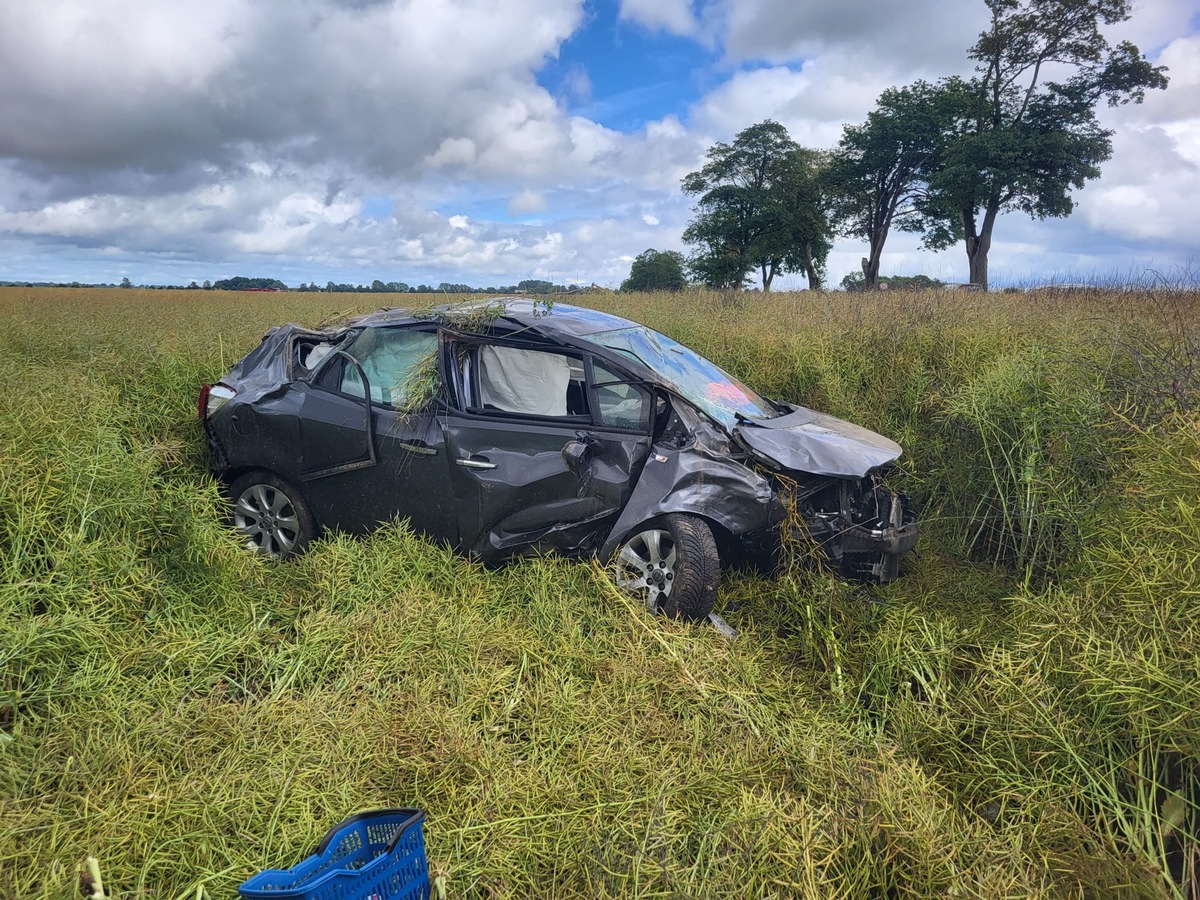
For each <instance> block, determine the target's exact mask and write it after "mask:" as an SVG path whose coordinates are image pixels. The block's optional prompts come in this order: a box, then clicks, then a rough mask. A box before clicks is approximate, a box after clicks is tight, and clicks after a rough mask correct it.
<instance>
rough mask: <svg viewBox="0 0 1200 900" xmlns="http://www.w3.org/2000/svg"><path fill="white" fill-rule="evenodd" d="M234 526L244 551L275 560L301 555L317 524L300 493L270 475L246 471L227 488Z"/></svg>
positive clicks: (312, 536)
mask: <svg viewBox="0 0 1200 900" xmlns="http://www.w3.org/2000/svg"><path fill="white" fill-rule="evenodd" d="M229 494H230V497H231V498H232V500H233V527H234V528H235V529H236V530H237V532H238V534H240V535H241V536H242V537H244V538H245V539H246V548H247V549H249V550H254V551H256V552H258V553H261V554H263V555H264V556H270V557H272V558H274V559H287V558H288V557H290V556H295V555H296V554H298V553H302V552H304V548H305V547H307V546H308V543H309V541H311V540H312V539H313V538H314V537H316V530H317V529H316V523H315V522H314V520H313V516H312V512H311V511H310V510H309V508H308V504H307V503H306V502H305V501H304V497H303V496H301V494H300V492H299V491H298V490H296V489H295V488H294V487H292V486H291V485H290V484H288V483H287V482H286V481H284V480H283V479H282V478H279V477H277V476H275V475H272V474H271V473H270V472H248V473H246V474H245V475H243V476H241V477H240V478H238V479H237V480H235V481H234V482H233V484H232V485H231V486H230V489H229Z"/></svg>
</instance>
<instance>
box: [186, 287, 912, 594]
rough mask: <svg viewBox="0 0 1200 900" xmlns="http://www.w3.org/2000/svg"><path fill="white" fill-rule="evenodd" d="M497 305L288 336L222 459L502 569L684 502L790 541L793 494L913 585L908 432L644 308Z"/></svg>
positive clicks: (217, 440)
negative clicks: (899, 438) (889, 485)
mask: <svg viewBox="0 0 1200 900" xmlns="http://www.w3.org/2000/svg"><path fill="white" fill-rule="evenodd" d="M489 304H490V306H489V308H490V309H492V310H494V314H492V315H490V316H488V317H486V319H485V320H484V321H483V322H480V321H478V320H472V319H471V317H470V316H469V315H468V316H464V315H463V314H462V311H463V310H464V309H466V310H467V311H468V312H469V311H470V310H471V309H473V307H461V306H460V307H448V308H442V309H435V310H433V311H430V312H417V313H414V312H410V311H407V310H380V311H378V312H375V313H371V314H368V315H366V316H362V317H360V318H357V319H354V320H351V321H349V322H347V323H346V324H344V325H342V326H339V327H336V328H330V329H328V330H311V329H305V328H301V327H300V326H297V325H282V326H279V327H277V328H274V329H272V330H271V331H269V332H268V333H267V335H266V336H265V337H264V339H263V342H262V343H261V344H260V345H259V347H257V348H256V349H255V350H254V351H253V352H251V353H250V354H248V355H247V356H246V357H245V358H244V359H243V360H242V361H241V362H239V363H238V364H236V365H235V366H234V367H233V368H232V369H231V370H230V371H229V373H228V374H227V375H226V376H225V377H224V378H223V379H222V381H221V382H220V387H221V389H222V391H223V392H224V393H223V394H222V396H223V397H225V396H227V397H228V399H224V400H223V401H222V403H221V404H218V405H216V406H215V407H210V409H209V411H208V413H207V414H203V415H202V418H203V421H204V426H205V429H206V432H207V434H208V436H209V442H210V444H211V446H212V449H213V468H214V470H215V472H216V473H217V474H218V475H219V476H220V477H222V478H224V479H225V480H227V481H232V480H233V479H234V478H236V477H237V476H238V475H240V474H242V473H245V472H247V471H257V470H263V471H266V472H270V473H273V474H274V475H276V476H278V477H279V478H281V479H283V480H284V481H285V482H287V483H288V484H291V485H294V486H295V487H296V488H297V489H298V490H299V492H301V494H302V495H303V497H304V499H305V500H306V501H307V504H308V505H309V506H310V507H311V510H312V513H313V515H314V517H315V519H316V521H317V522H318V523H319V525H320V526H322V527H324V528H329V529H337V530H343V531H349V532H364V531H368V530H370V529H372V528H373V527H375V526H377V525H378V524H379V523H381V522H385V521H388V520H391V519H395V518H408V519H410V520H411V522H412V524H413V526H414V527H415V528H417V529H418V530H420V531H422V532H424V533H426V534H428V535H430V536H432V537H434V538H436V539H439V540H442V541H445V542H447V543H449V544H451V545H453V546H455V547H457V548H459V549H461V550H463V551H465V552H468V553H470V554H472V555H473V556H475V557H477V558H479V559H481V560H484V561H486V562H489V563H490V562H499V561H501V560H503V559H504V558H506V557H508V556H512V555H516V554H523V553H528V552H535V551H540V550H554V551H557V552H560V553H565V554H568V555H578V554H584V553H599V554H600V555H601V556H603V557H609V556H611V555H612V554H613V553H614V551H615V550H616V549H617V548H618V547H619V546H620V544H621V542H622V541H623V540H625V539H626V538H627V536H628V535H630V534H632V533H633V532H634V531H635V530H636V529H638V528H640V527H645V525H646V523H648V522H654V521H657V520H661V519H662V518H663V517H668V516H670V515H672V514H681V513H682V514H687V515H691V516H698V517H701V518H703V519H704V520H705V521H707V522H709V523H711V525H712V527H713V530H714V533H716V534H717V535H719V536H722V537H723V538H725V539H728V541H727V544H731V545H735V546H736V545H738V544H739V542H740V543H742V544H745V545H747V546H748V545H750V544H753V543H758V544H764V543H766V544H772V543H774V544H776V545H777V540H775V538H777V533H778V530H779V529H780V528H782V527H794V526H795V524H796V521H797V517H795V516H789V515H788V508H789V507H792V508H794V509H795V510H796V511H797V512H798V513H799V521H802V522H803V523H804V527H805V528H807V530H808V532H809V533H810V535H811V536H812V537H814V538H815V539H816V540H817V541H818V542H819V543H820V544H821V546H822V547H823V548H824V550H825V553H826V555H827V556H828V557H829V558H830V559H831V560H832V561H833V563H834V564H835V565H836V566H837V567H839V568H840V569H841V570H842V571H843V572H844V573H845V574H847V575H852V576H857V577H863V578H870V579H874V580H883V581H886V580H889V579H890V578H892V577H895V575H896V574H897V572H898V559H899V557H900V555H901V554H903V553H904V552H907V550H909V549H911V547H912V545H913V544H914V543H915V540H916V532H917V525H916V522H915V519H914V517H913V515H912V513H911V511H910V510H909V509H907V505H906V504H905V502H904V499H903V498H902V497H901V496H900V495H898V494H895V493H893V492H891V491H888V490H887V489H886V488H885V487H884V486H883V484H882V482H881V480H880V479H879V474H880V473H881V472H882V471H883V470H885V469H886V468H887V467H889V466H891V465H892V464H893V463H894V462H895V460H896V459H897V458H898V457H899V456H900V453H901V449H900V447H899V445H897V444H895V443H894V442H892V441H890V440H888V439H887V438H884V437H882V436H880V435H878V434H875V433H874V432H871V431H868V430H867V429H864V428H860V427H859V426H856V425H852V424H850V423H848V422H844V421H842V420H839V419H835V418H833V417H831V416H826V415H824V414H822V413H818V412H816V411H813V410H809V409H804V408H802V407H797V406H790V405H783V404H776V403H772V402H771V401H766V400H763V399H762V398H760V397H758V396H757V395H755V394H753V392H752V391H750V390H749V389H748V388H745V386H744V385H741V383H740V382H737V381H736V380H735V379H732V378H731V377H730V376H728V375H727V374H726V373H724V372H721V370H719V369H717V368H716V367H715V366H713V364H712V363H710V362H708V361H707V360H704V359H703V357H699V356H698V355H696V354H694V353H693V352H692V351H690V350H687V349H686V348H683V347H682V345H678V344H676V343H675V342H673V341H671V340H670V339H669V338H666V337H664V336H662V335H658V334H657V333H654V332H650V331H649V330H648V329H645V328H644V326H640V325H637V324H636V323H633V322H630V321H628V320H626V319H622V318H620V317H617V316H613V315H610V314H608V313H602V312H598V311H595V310H590V309H584V308H581V307H574V306H567V305H563V304H557V303H555V304H553V305H552V306H550V305H548V304H541V303H537V302H531V301H528V300H524V299H508V300H504V301H501V304H502V305H496V304H497V301H489ZM474 308H476V309H477V308H479V307H474ZM435 357H436V358H435ZM426 358H427V359H429V360H431V361H434V362H436V375H437V381H438V383H439V388H438V390H437V391H436V392H435V393H433V394H431V396H430V397H429V399H428V402H427V403H424V404H423V405H421V407H420V408H419V409H413V410H409V409H406V408H405V405H404V403H402V402H401V401H400V400H399V399H398V398H401V397H404V396H407V394H406V391H407V390H408V389H407V388H406V387H405V385H404V384H401V383H399V382H400V381H402V380H403V378H407V377H409V376H410V375H411V374H412V373H413V372H414V371H417V369H418V368H419V365H418V362H417V360H419V359H426ZM401 376H403V378H401ZM710 378H711V379H712V381H711V383H709V384H707V386H706V383H705V379H710ZM689 379H690V381H689ZM697 385H699V387H697ZM709 388H711V390H708V389H709ZM747 410H750V411H751V412H752V413H753V412H757V413H758V414H757V415H747V412H746V411H747ZM785 520H786V522H789V523H790V524H785ZM772 536H775V538H773V537H772Z"/></svg>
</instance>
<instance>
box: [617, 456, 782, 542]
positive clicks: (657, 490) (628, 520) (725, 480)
mask: <svg viewBox="0 0 1200 900" xmlns="http://www.w3.org/2000/svg"><path fill="white" fill-rule="evenodd" d="M779 511H780V507H779V504H778V502H777V495H776V491H775V488H774V486H773V485H772V483H771V481H770V480H769V479H767V478H766V477H764V476H763V475H761V474H759V473H758V472H756V471H754V470H753V469H751V468H749V467H748V466H745V465H743V464H742V463H740V462H738V461H737V460H735V459H731V458H729V457H727V456H722V455H719V454H718V453H716V452H714V451H713V450H711V449H709V448H708V447H705V446H703V445H702V444H700V443H698V442H696V441H695V440H692V441H689V442H688V443H687V444H685V445H684V446H682V447H671V446H667V445H664V444H656V445H655V446H654V447H652V448H651V453H650V458H649V459H648V460H647V461H646V464H645V466H644V467H643V469H642V473H641V476H640V477H639V478H638V482H637V484H636V485H635V486H634V489H633V493H632V494H631V495H630V497H629V502H628V503H626V504H625V508H624V509H623V510H622V511H621V515H620V516H619V517H618V518H617V521H616V523H615V524H614V525H613V527H612V530H611V531H610V532H609V534H608V537H607V538H606V539H605V541H604V544H603V545H602V546H601V548H600V555H601V557H602V558H603V559H608V558H609V557H611V556H612V554H613V553H614V552H615V550H616V548H617V547H618V546H619V545H620V544H621V542H622V541H623V540H624V539H625V538H626V537H628V536H629V535H630V534H632V533H633V532H634V530H635V529H636V528H637V527H638V526H639V525H641V524H643V523H644V522H648V521H650V520H652V519H656V518H658V517H659V516H663V515H666V514H668V513H686V514H688V515H694V516H700V517H702V518H705V519H708V520H710V521H712V522H715V523H716V524H717V525H720V526H721V527H722V528H724V529H725V530H726V531H728V532H729V533H730V534H734V535H741V534H746V533H748V532H751V531H755V530H757V529H760V528H765V527H767V526H769V525H771V524H773V523H774V522H775V521H776V520H777V518H778V516H779V515H780V512H779Z"/></svg>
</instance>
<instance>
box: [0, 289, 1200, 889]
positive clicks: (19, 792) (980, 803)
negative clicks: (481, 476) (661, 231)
mask: <svg viewBox="0 0 1200 900" xmlns="http://www.w3.org/2000/svg"><path fill="white" fill-rule="evenodd" d="M411 299H412V298H407V297H404V298H388V297H378V296H371V295H295V294H275V295H271V294H249V295H231V294H215V293H209V292H160V291H155V292H141V291H121V290H105V291H89V290H82V289H77V290H52V289H22V288H10V289H3V290H0V325H2V327H0V359H3V361H4V365H3V366H2V367H0V453H2V455H3V459H2V465H0V565H2V566H3V577H2V578H0V896H4V897H9V896H11V897H43V896H44V897H69V896H74V895H75V891H76V890H77V875H76V869H77V867H78V865H79V864H80V863H81V862H82V860H83V859H84V858H85V857H86V856H88V855H93V856H96V857H97V858H98V859H99V860H100V864H101V869H102V871H103V874H104V877H105V881H106V884H107V885H108V886H109V888H110V891H111V892H112V894H113V896H118V897H146V898H151V897H153V898H164V897H181V898H182V897H187V898H192V897H196V896H203V893H204V891H207V893H208V895H209V896H211V897H214V898H215V897H221V896H230V895H231V894H232V893H233V891H234V889H235V887H236V885H237V884H238V883H239V882H240V881H241V880H243V879H244V878H246V877H248V876H249V875H250V874H253V873H254V872H256V871H258V870H259V869H261V868H265V867H268V866H286V865H290V864H291V863H293V862H295V861H296V860H297V859H298V858H300V857H301V856H303V855H305V854H307V853H308V852H311V850H312V849H313V847H314V846H315V843H316V841H317V840H318V838H319V837H320V836H321V834H322V833H323V832H324V830H325V829H326V828H327V827H328V826H329V825H330V824H332V823H334V822H336V821H338V820H340V819H341V818H342V817H344V816H345V815H347V814H349V813H350V812H353V811H356V810H360V809H366V808H372V807H378V806H385V805H406V804H411V805H418V806H421V807H423V808H425V809H426V810H427V811H428V813H429V819H428V821H427V823H426V834H427V843H428V847H429V856H430V862H431V865H432V868H433V869H434V871H435V873H436V874H440V875H443V876H445V879H446V880H445V884H446V888H447V891H448V893H449V895H451V896H463V897H493V896H495V897H505V896H512V897H518V896H554V897H570V896H579V897H591V896H618V895H619V896H640V897H679V896H714V897H722V896H724V897H739V898H741V897H787V896H797V895H804V896H814V897H815V896H822V897H825V896H847V897H878V896H896V897H900V896H913V897H923V896H945V895H951V894H953V895H957V896H977V897H999V896H1014V897H1017V896H1019V897H1026V896H1047V897H1059V896H1063V897H1070V896H1082V895H1086V896H1105V897H1107V896H1122V895H1126V896H1174V897H1178V898H1194V897H1196V896H1197V895H1198V893H1200V886H1198V882H1197V877H1198V876H1197V868H1198V866H1200V859H1198V857H1197V854H1198V853H1200V850H1198V845H1197V841H1196V837H1195V835H1196V834H1197V831H1198V830H1200V809H1198V804H1200V784H1198V782H1200V712H1198V710H1200V624H1197V623H1198V622H1200V615H1198V614H1200V431H1198V420H1197V407H1198V405H1200V404H1198V402H1197V401H1198V397H1197V394H1196V389H1197V387H1198V385H1197V382H1196V378H1197V373H1198V372H1200V354H1198V353H1197V346H1198V339H1197V332H1196V328H1197V325H1196V323H1198V322H1200V309H1198V306H1200V303H1198V302H1197V297H1196V295H1195V294H1177V293H1159V294H1154V293H1146V292H1140V293H1139V292H1124V291H1121V292H1117V291H1111V292H1101V291H1097V292H1093V293H1086V294H1080V293H1077V292H1072V293H1061V294H1055V293H1052V292H1051V293H1042V294H1029V295H1025V294H1021V295H1008V294H994V295H988V296H977V295H954V294H945V293H925V294H904V293H896V294H891V295H874V296H847V295H838V294H833V295H826V296H818V297H809V296H808V295H806V294H785V295H775V296H767V297H763V296H757V295H749V296H747V297H745V298H743V299H742V300H741V302H740V303H734V302H729V301H727V300H725V299H724V298H722V297H720V296H717V295H704V294H698V295H687V296H644V295H643V296H638V295H634V296H627V295H598V296H592V297H588V298H585V299H584V301H583V302H584V303H587V304H595V305H600V306H603V307H605V308H608V309H610V310H612V311H615V312H618V313H621V314H625V315H629V316H631V317H633V318H638V319H641V320H643V321H646V322H647V323H648V324H651V325H653V326H655V327H658V328H660V329H661V330H664V331H667V332H669V333H670V334H672V335H673V336H675V337H677V338H679V339H681V340H683V341H684V342H686V343H689V344H691V345H692V346H695V347H696V348H697V349H699V350H701V351H702V352H704V353H705V354H706V355H709V356H710V357H712V358H713V359H715V360H716V361H718V362H719V363H721V364H722V365H724V366H725V367H726V368H728V369H730V370H731V371H733V372H734V373H735V374H737V375H739V376H740V377H743V378H745V379H746V380H747V381H749V382H750V383H751V384H753V385H755V386H756V387H759V388H760V389H762V390H764V391H766V392H769V393H773V394H776V395H782V396H784V397H786V398H787V399H791V400H795V401H799V402H805V403H808V404H809V405H813V406H816V407H818V408H822V409H825V410H827V411H829V412H832V413H835V414H838V415H842V416H844V417H846V418H850V419H853V420H855V421H857V422H860V423H862V424H864V425H867V426H869V427H872V428H875V429H877V430H879V431H882V432H884V433H885V434H889V435H891V436H894V437H896V438H897V439H898V440H899V441H900V442H901V443H902V444H903V445H904V446H905V449H906V454H905V457H904V466H905V472H904V479H905V481H906V483H907V486H908V488H909V489H910V490H911V492H912V493H913V494H914V495H916V496H917V497H918V498H919V499H920V500H921V502H922V504H923V508H924V519H925V523H926V526H925V532H924V536H923V539H922V547H921V548H920V550H919V556H918V557H917V558H916V559H914V560H912V561H911V564H910V565H909V567H908V569H909V570H908V572H907V577H906V578H904V579H902V580H901V581H899V582H897V583H896V584H894V585H891V586H889V587H888V588H886V589H883V590H878V589H875V590H868V589H862V588H855V587H850V586H847V585H844V584H841V583H839V582H837V581H836V580H834V579H832V578H830V577H829V576H827V575H824V574H823V573H821V572H820V571H817V570H812V569H808V568H797V569H795V570H793V571H792V572H791V574H789V575H787V576H786V577H784V578H781V579H779V580H776V581H769V580H762V579H758V578H754V577H751V576H749V575H744V574H737V573H734V574H732V575H731V576H729V577H728V578H727V579H726V581H725V584H724V586H723V589H722V592H721V597H720V599H719V601H718V608H719V609H721V610H722V611H723V612H724V614H725V616H726V618H727V619H728V620H729V621H730V622H731V623H732V624H733V625H734V626H735V627H736V628H738V630H739V631H740V632H741V637H740V638H739V639H738V640H737V641H736V642H734V643H729V642H727V641H725V640H724V639H723V638H721V637H720V636H719V635H717V634H716V633H715V632H713V631H712V630H710V629H697V628H689V627H685V626H680V625H677V624H674V623H670V622H664V621H661V620H657V619H653V618H651V617H648V616H647V615H645V614H644V612H642V611H639V610H637V609H636V608H635V607H634V605H633V604H631V603H629V602H628V601H627V600H625V599H624V598H623V597H622V596H621V595H620V594H619V593H617V592H616V591H615V590H614V589H613V588H612V585H611V583H610V582H609V581H608V580H607V579H606V578H605V576H604V574H603V572H601V571H600V570H598V569H596V568H594V567H592V566H589V565H587V564H578V563H567V562H563V561H558V560H551V559H541V560H534V561H530V562H525V563H520V564H517V565H514V566H511V567H509V568H507V569H504V570H502V571H496V572H489V571H485V570H483V569H480V568H479V567H477V566H475V565H473V564H471V563H470V562H468V561H466V560H463V559H461V558H459V557H456V556H454V555H452V554H449V553H445V552H443V551H441V550H439V549H437V548H434V547H431V546H430V545H428V544H426V543H425V542H423V541H421V540H420V539H417V538H414V537H413V536H411V535H410V534H409V533H407V531H406V530H405V529H404V528H403V527H402V526H397V527H394V528H390V529H387V530H386V531H385V532H383V533H381V534H379V535H377V536H375V537H372V538H371V539H369V540H348V539H344V538H337V539H330V540H326V541H323V542H321V543H320V544H319V545H317V546H316V547H315V548H314V549H313V551H312V552H311V553H310V554H309V555H308V556H307V557H306V558H304V559H302V560H300V561H299V562H297V563H295V564H291V565H272V564H270V563H267V562H265V561H260V560H257V559H254V558H250V557H248V556H246V555H245V554H244V553H242V552H241V550H240V549H239V548H238V547H237V546H236V542H235V541H234V539H233V538H232V537H231V535H230V534H229V533H228V532H227V531H226V530H225V528H224V527H223V524H222V521H223V520H222V508H221V503H220V499H219V497H218V495H217V492H216V490H215V487H214V485H213V484H212V483H211V482H210V480H209V479H208V478H207V477H206V476H205V474H204V469H203V452H202V441H201V438H200V434H199V431H198V428H197V427H196V425H195V413H194V403H195V390H196V386H197V385H198V384H199V383H200V382H201V381H204V380H212V379H214V378H216V377H218V376H219V375H220V374H221V372H223V371H224V369H225V367H227V366H228V364H230V363H231V362H233V361H234V360H236V359H237V358H239V357H240V356H241V355H243V354H244V353H245V352H246V351H247V350H249V349H250V348H251V347H252V346H253V345H254V343H256V341H257V339H258V337H259V336H260V335H261V334H262V332H263V331H264V330H265V329H266V328H267V327H269V326H270V325H273V324H276V323H278V322H281V321H285V320H294V321H300V322H303V323H307V324H316V323H318V322H319V321H321V320H323V319H326V318H329V317H332V316H334V315H338V314H344V313H347V312H351V311H355V310H365V309H370V308H374V307H375V306H378V305H380V304H381V302H392V303H395V302H402V301H405V300H411ZM421 299H422V300H427V299H428V300H432V299H434V298H421Z"/></svg>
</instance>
